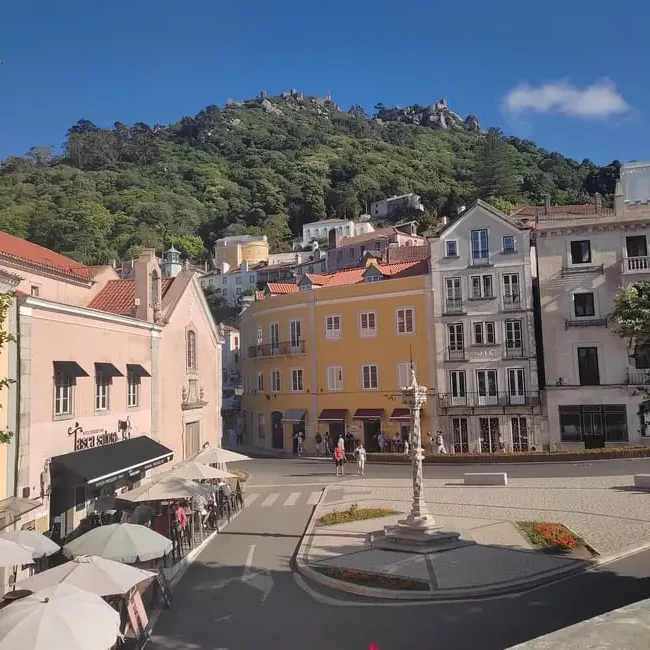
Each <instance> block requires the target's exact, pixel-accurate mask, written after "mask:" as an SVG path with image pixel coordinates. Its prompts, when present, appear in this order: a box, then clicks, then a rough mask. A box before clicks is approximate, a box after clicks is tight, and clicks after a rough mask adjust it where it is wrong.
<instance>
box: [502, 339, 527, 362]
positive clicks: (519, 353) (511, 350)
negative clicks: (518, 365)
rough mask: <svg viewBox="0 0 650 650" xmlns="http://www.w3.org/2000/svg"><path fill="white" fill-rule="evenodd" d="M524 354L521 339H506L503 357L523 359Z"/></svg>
mask: <svg viewBox="0 0 650 650" xmlns="http://www.w3.org/2000/svg"><path fill="white" fill-rule="evenodd" d="M525 356H526V353H525V352H524V346H523V345H522V343H521V341H506V344H505V358H506V359H523V358H524V357H525Z"/></svg>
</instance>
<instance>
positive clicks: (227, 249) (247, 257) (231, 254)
mask: <svg viewBox="0 0 650 650" xmlns="http://www.w3.org/2000/svg"><path fill="white" fill-rule="evenodd" d="M268 259H269V243H268V241H267V238H266V235H263V236H261V237H258V236H256V235H238V236H234V237H223V238H222V239H217V243H216V245H215V248H214V264H215V266H216V267H217V268H220V265H221V264H223V263H224V262H225V263H226V264H228V266H229V267H230V269H237V268H239V266H240V265H241V263H242V262H247V263H248V266H249V268H250V267H251V266H254V265H255V264H259V263H260V262H266V261H268Z"/></svg>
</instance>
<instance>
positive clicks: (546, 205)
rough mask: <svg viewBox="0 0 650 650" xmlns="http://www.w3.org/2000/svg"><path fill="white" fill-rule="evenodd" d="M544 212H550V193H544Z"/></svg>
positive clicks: (547, 213) (546, 213)
mask: <svg viewBox="0 0 650 650" xmlns="http://www.w3.org/2000/svg"><path fill="white" fill-rule="evenodd" d="M544 214H545V215H547V216H548V215H549V214H551V195H550V194H545V195H544Z"/></svg>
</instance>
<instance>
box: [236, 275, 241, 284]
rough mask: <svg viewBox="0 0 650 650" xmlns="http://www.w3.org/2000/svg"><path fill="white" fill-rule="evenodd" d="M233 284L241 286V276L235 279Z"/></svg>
mask: <svg viewBox="0 0 650 650" xmlns="http://www.w3.org/2000/svg"><path fill="white" fill-rule="evenodd" d="M235 284H241V275H238V276H237V277H236V278H235Z"/></svg>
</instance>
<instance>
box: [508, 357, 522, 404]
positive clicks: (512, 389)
mask: <svg viewBox="0 0 650 650" xmlns="http://www.w3.org/2000/svg"><path fill="white" fill-rule="evenodd" d="M511 372H513V373H517V376H518V377H517V381H516V382H515V384H516V385H515V386H513V385H511V382H510V373H511ZM519 376H520V377H521V381H519ZM506 387H507V389H508V400H509V403H510V404H514V405H517V406H519V405H522V404H525V403H526V370H525V369H524V368H522V367H521V366H516V367H512V368H506Z"/></svg>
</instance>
